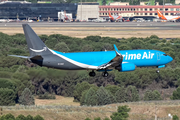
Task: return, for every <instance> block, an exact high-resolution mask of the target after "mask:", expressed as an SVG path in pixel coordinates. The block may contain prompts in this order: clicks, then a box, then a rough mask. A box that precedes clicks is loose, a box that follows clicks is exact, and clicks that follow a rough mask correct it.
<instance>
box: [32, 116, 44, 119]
mask: <svg viewBox="0 0 180 120" xmlns="http://www.w3.org/2000/svg"><path fill="white" fill-rule="evenodd" d="M34 120H44V118H43V117H41V116H40V115H36V116H35V117H34Z"/></svg>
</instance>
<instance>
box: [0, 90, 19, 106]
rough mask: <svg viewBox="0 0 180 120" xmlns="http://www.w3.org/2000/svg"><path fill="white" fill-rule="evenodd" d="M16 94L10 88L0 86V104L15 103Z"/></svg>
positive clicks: (8, 104)
mask: <svg viewBox="0 0 180 120" xmlns="http://www.w3.org/2000/svg"><path fill="white" fill-rule="evenodd" d="M15 99H16V94H15V92H14V91H13V90H12V89H8V88H0V106H10V105H15Z"/></svg>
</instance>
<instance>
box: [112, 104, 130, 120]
mask: <svg viewBox="0 0 180 120" xmlns="http://www.w3.org/2000/svg"><path fill="white" fill-rule="evenodd" d="M130 110H131V109H130V108H128V106H127V105H125V106H119V107H118V110H117V112H115V113H113V114H112V115H111V119H112V120H127V118H128V117H129V114H128V112H129V111H130Z"/></svg>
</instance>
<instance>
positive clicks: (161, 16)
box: [157, 10, 167, 20]
mask: <svg viewBox="0 0 180 120" xmlns="http://www.w3.org/2000/svg"><path fill="white" fill-rule="evenodd" d="M157 14H158V17H159V19H162V20H167V19H166V17H165V16H164V15H163V14H162V13H161V12H160V11H159V10H157Z"/></svg>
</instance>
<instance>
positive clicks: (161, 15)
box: [157, 10, 180, 22]
mask: <svg viewBox="0 0 180 120" xmlns="http://www.w3.org/2000/svg"><path fill="white" fill-rule="evenodd" d="M157 13H158V17H159V19H161V20H167V21H173V22H176V20H178V19H179V18H180V16H164V15H163V14H162V13H161V12H160V11H159V10H157Z"/></svg>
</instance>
